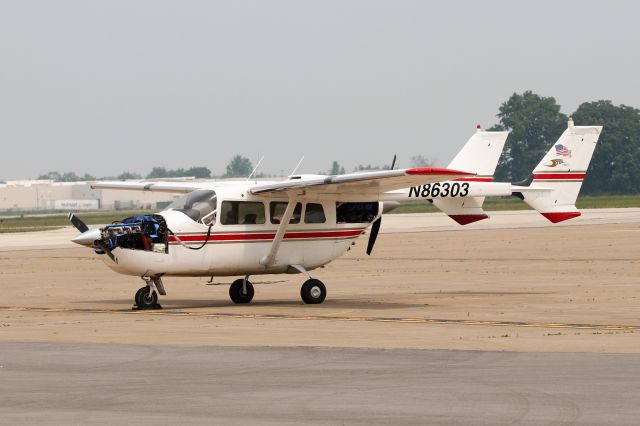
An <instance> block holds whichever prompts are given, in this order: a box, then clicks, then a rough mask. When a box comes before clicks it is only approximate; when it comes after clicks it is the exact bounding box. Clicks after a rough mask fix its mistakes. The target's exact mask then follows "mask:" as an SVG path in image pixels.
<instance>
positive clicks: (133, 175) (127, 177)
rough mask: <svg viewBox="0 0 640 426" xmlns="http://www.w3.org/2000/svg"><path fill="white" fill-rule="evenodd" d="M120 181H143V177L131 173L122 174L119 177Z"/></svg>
mask: <svg viewBox="0 0 640 426" xmlns="http://www.w3.org/2000/svg"><path fill="white" fill-rule="evenodd" d="M117 179H118V180H126V179H142V176H140V175H139V174H137V173H131V172H124V173H121V174H120V175H119V176H118V177H117Z"/></svg>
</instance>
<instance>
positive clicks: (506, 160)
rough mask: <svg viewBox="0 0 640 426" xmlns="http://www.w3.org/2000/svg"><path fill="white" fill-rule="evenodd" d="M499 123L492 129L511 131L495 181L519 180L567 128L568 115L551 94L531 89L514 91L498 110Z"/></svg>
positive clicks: (525, 176)
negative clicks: (562, 111) (538, 92)
mask: <svg viewBox="0 0 640 426" xmlns="http://www.w3.org/2000/svg"><path fill="white" fill-rule="evenodd" d="M498 118H499V123H498V124H497V125H496V126H494V127H493V128H492V129H491V130H509V131H510V133H509V137H508V139H507V143H506V146H505V149H504V151H503V153H502V156H501V157H500V162H499V163H498V167H497V169H496V173H495V175H496V180H498V181H512V182H513V181H519V180H523V179H526V178H528V177H529V175H530V174H531V171H532V170H533V168H534V167H535V166H536V165H537V164H538V162H539V161H540V159H541V158H542V157H543V156H544V154H545V153H546V152H547V151H548V150H549V148H550V147H551V145H552V143H553V142H554V141H555V140H556V139H557V138H558V137H559V136H560V135H561V134H562V132H563V131H564V129H565V128H566V127H567V117H566V116H565V115H564V114H563V113H561V112H560V105H558V104H557V103H556V100H555V99H554V98H552V97H542V96H540V95H537V94H535V93H533V92H531V91H526V92H524V93H523V94H521V95H520V94H517V93H514V94H513V95H511V97H510V98H509V99H508V100H507V101H506V102H504V103H503V104H502V105H501V106H500V109H499V112H498Z"/></svg>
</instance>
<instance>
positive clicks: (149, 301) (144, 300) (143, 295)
mask: <svg viewBox="0 0 640 426" xmlns="http://www.w3.org/2000/svg"><path fill="white" fill-rule="evenodd" d="M135 301H136V308H137V309H142V310H146V309H160V304H158V293H156V292H155V291H152V290H151V287H149V286H145V287H142V288H141V289H140V290H138V291H137V292H136V298H135Z"/></svg>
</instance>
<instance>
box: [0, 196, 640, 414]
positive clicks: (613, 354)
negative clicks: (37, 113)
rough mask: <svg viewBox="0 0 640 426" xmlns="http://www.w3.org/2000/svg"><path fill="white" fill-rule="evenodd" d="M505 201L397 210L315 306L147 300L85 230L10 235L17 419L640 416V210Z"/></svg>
mask: <svg viewBox="0 0 640 426" xmlns="http://www.w3.org/2000/svg"><path fill="white" fill-rule="evenodd" d="M491 216H492V218H491V219H490V220H487V221H482V222H479V223H477V224H472V225H470V226H468V227H460V226H458V225H455V224H452V223H450V222H449V221H450V220H449V219H448V218H446V217H445V216H444V215H441V214H419V215H388V216H385V217H384V218H383V227H382V234H381V235H380V237H379V239H378V243H377V245H376V247H375V249H374V253H373V256H371V257H368V256H366V254H364V249H365V246H366V237H363V238H361V239H359V240H358V243H357V244H356V246H355V247H354V248H353V250H351V251H350V252H349V253H348V254H347V255H346V256H344V257H342V258H340V259H338V260H336V261H334V262H332V263H331V264H329V265H328V266H327V267H326V268H324V269H321V270H318V271H314V274H313V275H314V277H316V278H319V279H321V280H322V281H323V282H325V284H326V285H327V288H328V297H327V300H326V301H325V303H323V304H322V305H314V306H310V305H304V304H302V302H301V301H300V298H299V287H300V284H301V283H302V281H303V278H302V277H301V276H300V275H286V276H256V277H252V281H253V282H254V284H255V285H256V296H255V298H254V302H253V303H252V304H250V305H247V306H239V305H233V304H232V303H231V302H230V301H229V299H228V294H227V290H228V286H227V285H226V284H228V283H230V282H231V281H232V278H214V279H213V281H212V282H207V280H206V279H201V278H167V279H165V280H164V281H165V286H166V287H167V292H168V295H167V296H166V297H163V298H162V299H161V303H162V305H163V308H164V309H162V310H160V311H145V312H140V311H132V310H131V304H132V298H133V293H134V292H135V290H136V289H137V288H138V287H140V286H141V284H142V282H141V281H140V280H139V278H135V277H126V276H120V275H117V274H115V273H113V272H111V271H110V270H109V269H108V268H107V267H106V266H105V265H104V264H103V263H102V261H101V260H100V258H99V257H98V256H97V255H95V254H93V253H92V251H91V250H87V249H83V248H75V247H73V245H72V244H71V243H69V242H68V239H69V238H70V237H72V236H73V235H75V232H74V231H73V230H72V229H63V230H58V231H47V232H41V233H37V234H0V285H1V286H2V289H3V293H2V295H0V424H30V423H44V424H69V423H72V424H105V423H110V424H112V423H124V422H127V423H136V424H150V423H154V424H158V423H159V424H168V423H177V422H180V423H185V424H189V423H190V424H202V423H208V424H212V423H213V424H293V423H296V424H300V423H311V424H365V423H366V424H491V425H493V424H536V425H538V424H553V425H556V424H594V425H596V424H597V425H602V424H620V425H624V424H636V423H637V418H638V416H640V406H639V404H637V401H638V400H640V398H639V397H640V395H639V393H640V380H639V379H640V377H638V376H639V375H640V369H639V365H638V364H640V354H639V353H640V319H639V315H638V313H639V312H640V278H639V277H638V275H639V274H638V272H640V271H639V266H640V259H639V258H638V255H637V253H638V244H637V242H638V237H639V236H640V209H606V210H590V211H586V212H584V214H583V216H582V217H580V218H578V219H575V220H572V221H568V222H566V223H564V224H558V225H550V224H548V223H547V222H546V220H545V219H544V218H542V217H540V216H539V215H537V214H536V213H534V212H529V211H523V212H499V213H492V214H491ZM454 230H455V232H450V231H454Z"/></svg>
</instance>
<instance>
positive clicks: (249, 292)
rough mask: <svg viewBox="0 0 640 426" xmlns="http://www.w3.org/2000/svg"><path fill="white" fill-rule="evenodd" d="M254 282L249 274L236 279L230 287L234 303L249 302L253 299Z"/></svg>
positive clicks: (230, 295)
mask: <svg viewBox="0 0 640 426" xmlns="http://www.w3.org/2000/svg"><path fill="white" fill-rule="evenodd" d="M253 294H254V290H253V284H251V283H250V282H249V276H248V275H247V276H246V277H244V279H243V278H240V279H238V280H235V281H234V282H233V284H231V287H229V297H230V298H231V300H233V303H249V302H251V300H252V299H253Z"/></svg>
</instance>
